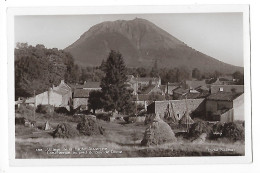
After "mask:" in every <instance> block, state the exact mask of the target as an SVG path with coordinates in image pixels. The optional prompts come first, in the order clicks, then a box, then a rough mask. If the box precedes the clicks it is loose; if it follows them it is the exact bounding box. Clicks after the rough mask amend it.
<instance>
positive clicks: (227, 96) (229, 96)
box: [207, 92, 241, 101]
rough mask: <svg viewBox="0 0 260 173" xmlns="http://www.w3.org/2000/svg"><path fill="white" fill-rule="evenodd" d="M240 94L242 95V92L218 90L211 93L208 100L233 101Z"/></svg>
mask: <svg viewBox="0 0 260 173" xmlns="http://www.w3.org/2000/svg"><path fill="white" fill-rule="evenodd" d="M240 95H241V93H231V92H217V93H214V94H211V95H209V96H208V97H207V99H208V100H217V101H233V100H234V99H236V98H237V97H238V96H240Z"/></svg>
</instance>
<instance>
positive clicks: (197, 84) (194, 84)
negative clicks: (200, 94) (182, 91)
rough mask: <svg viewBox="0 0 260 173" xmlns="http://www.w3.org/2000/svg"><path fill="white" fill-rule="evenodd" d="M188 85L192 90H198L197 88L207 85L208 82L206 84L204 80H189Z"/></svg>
mask: <svg viewBox="0 0 260 173" xmlns="http://www.w3.org/2000/svg"><path fill="white" fill-rule="evenodd" d="M186 84H187V85H188V86H189V87H191V88H197V87H200V86H204V85H206V82H205V80H202V81H199V80H191V81H189V80H187V81H186Z"/></svg>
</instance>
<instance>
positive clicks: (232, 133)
mask: <svg viewBox="0 0 260 173" xmlns="http://www.w3.org/2000/svg"><path fill="white" fill-rule="evenodd" d="M222 137H225V138H228V139H230V140H232V141H238V140H242V141H244V140H245V129H244V127H243V125H242V124H240V123H237V122H231V123H226V124H224V126H223V131H222Z"/></svg>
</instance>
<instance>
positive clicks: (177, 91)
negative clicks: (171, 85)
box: [173, 88, 189, 94]
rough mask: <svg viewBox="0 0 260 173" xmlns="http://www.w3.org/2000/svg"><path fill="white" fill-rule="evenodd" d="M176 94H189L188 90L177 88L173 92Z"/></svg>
mask: <svg viewBox="0 0 260 173" xmlns="http://www.w3.org/2000/svg"><path fill="white" fill-rule="evenodd" d="M173 92H174V93H177V94H185V93H187V92H189V90H188V89H183V88H177V89H175V90H173Z"/></svg>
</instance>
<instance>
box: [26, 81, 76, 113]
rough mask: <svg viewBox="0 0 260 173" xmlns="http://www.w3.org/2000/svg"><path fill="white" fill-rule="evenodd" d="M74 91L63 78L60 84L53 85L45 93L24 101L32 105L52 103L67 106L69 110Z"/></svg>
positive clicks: (56, 105) (55, 105)
mask: <svg viewBox="0 0 260 173" xmlns="http://www.w3.org/2000/svg"><path fill="white" fill-rule="evenodd" d="M71 99H72V91H71V88H70V86H68V85H67V84H66V83H65V82H64V80H61V82H60V84H59V85H58V86H56V87H55V86H53V87H51V88H49V89H48V91H45V92H43V93H40V94H37V95H35V97H30V98H28V99H26V100H25V101H24V103H25V104H27V105H31V106H36V107H37V106H38V105H52V106H54V107H66V108H67V109H68V110H69V106H70V104H71Z"/></svg>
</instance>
